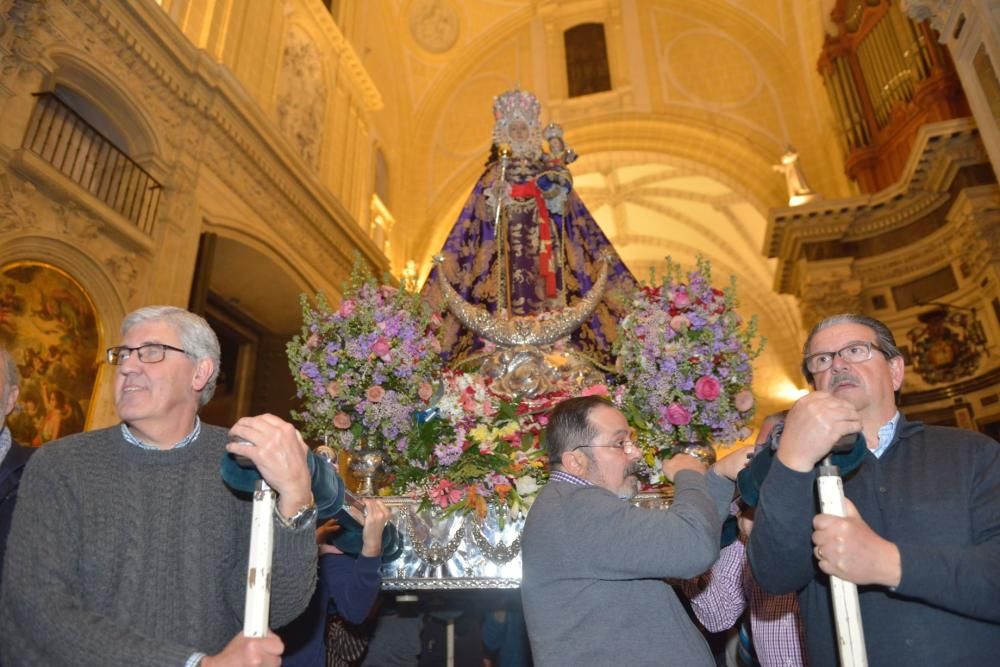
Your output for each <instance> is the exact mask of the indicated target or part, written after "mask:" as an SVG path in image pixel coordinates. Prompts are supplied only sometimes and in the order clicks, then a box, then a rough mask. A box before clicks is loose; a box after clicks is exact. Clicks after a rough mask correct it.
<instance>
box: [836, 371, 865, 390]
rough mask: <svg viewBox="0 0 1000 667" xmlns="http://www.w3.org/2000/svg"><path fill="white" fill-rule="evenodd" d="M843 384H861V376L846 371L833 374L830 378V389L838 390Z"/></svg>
mask: <svg viewBox="0 0 1000 667" xmlns="http://www.w3.org/2000/svg"><path fill="white" fill-rule="evenodd" d="M842 384H854V385H859V384H861V378H860V377H858V376H857V375H855V374H854V373H851V372H850V371H844V372H843V373H838V374H836V375H834V376H833V378H831V380H830V391H837V389H839V388H840V385H842Z"/></svg>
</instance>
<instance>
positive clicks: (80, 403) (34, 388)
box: [0, 262, 101, 447]
mask: <svg viewBox="0 0 1000 667" xmlns="http://www.w3.org/2000/svg"><path fill="white" fill-rule="evenodd" d="M0 343H2V344H3V345H4V347H6V348H7V350H8V351H10V353H11V355H12V356H13V357H14V362H15V363H16V364H17V368H18V371H19V372H20V375H21V395H20V397H19V399H18V402H17V407H16V408H15V410H14V413H13V414H12V415H11V416H10V417H9V418H8V420H7V423H8V424H9V426H10V429H11V433H12V434H13V436H14V439H15V440H17V441H18V442H20V443H22V444H25V445H31V446H34V447H38V446H39V445H42V444H44V443H46V442H49V441H51V440H55V439H56V438H60V437H62V436H64V435H69V434H71V433H78V432H80V431H82V430H84V429H85V428H86V425H87V421H88V417H89V412H90V409H91V405H92V402H93V395H94V389H95V381H96V379H97V372H98V364H99V363H100V358H101V357H100V354H101V352H100V351H101V335H100V331H99V330H98V326H97V317H96V312H95V309H94V304H93V302H92V301H91V300H90V297H89V296H88V295H87V293H86V292H85V291H84V290H83V288H82V287H81V286H80V285H79V284H78V283H77V282H76V281H75V280H73V278H71V277H70V276H69V275H67V274H66V273H64V272H63V271H61V270H59V269H57V268H55V267H53V266H50V265H48V264H43V263H40V262H17V263H14V264H8V265H6V266H4V267H3V268H0Z"/></svg>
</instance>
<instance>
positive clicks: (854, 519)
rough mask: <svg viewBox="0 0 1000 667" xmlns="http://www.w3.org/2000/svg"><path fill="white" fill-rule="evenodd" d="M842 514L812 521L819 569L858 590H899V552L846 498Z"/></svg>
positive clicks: (900, 565) (901, 569) (817, 517)
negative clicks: (870, 586)
mask: <svg viewBox="0 0 1000 667" xmlns="http://www.w3.org/2000/svg"><path fill="white" fill-rule="evenodd" d="M782 446H784V444H782ZM778 449H779V450H780V449H781V447H779V448H778ZM844 513H845V514H846V515H847V516H846V517H839V516H833V515H830V514H817V515H816V517H815V518H814V519H813V528H814V529H815V530H814V532H813V538H812V539H813V544H815V545H816V546H815V548H814V549H813V554H814V555H815V556H816V560H818V561H819V569H821V570H823V571H824V572H826V573H827V574H831V575H833V576H836V577H840V578H841V579H843V580H845V581H851V582H854V583H855V584H858V585H859V586H861V585H865V584H881V585H882V586H889V587H893V586H898V585H899V582H900V580H901V579H902V576H903V568H902V563H901V562H900V558H899V548H898V547H896V545H895V544H893V543H892V542H890V541H888V540H886V539H884V538H882V537H880V536H879V535H878V534H877V533H876V532H875V531H874V530H872V529H871V528H870V527H869V526H868V524H867V523H865V521H864V519H862V518H861V515H860V514H858V510H857V508H856V507H854V503H852V502H851V501H850V500H849V499H847V498H844Z"/></svg>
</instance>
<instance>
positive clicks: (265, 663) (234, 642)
mask: <svg viewBox="0 0 1000 667" xmlns="http://www.w3.org/2000/svg"><path fill="white" fill-rule="evenodd" d="M284 651H285V644H284V642H282V641H281V637H279V636H278V635H276V634H274V633H273V632H268V635H267V636H266V637H244V636H243V633H242V632H241V633H240V634H238V635H236V636H235V637H233V638H232V639H231V640H230V641H229V643H228V644H226V648H224V649H222V652H221V653H217V654H215V655H210V656H206V657H204V658H202V660H201V667H247V666H249V667H279V665H281V654H282V653H283V652H284Z"/></svg>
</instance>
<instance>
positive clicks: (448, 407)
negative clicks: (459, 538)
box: [391, 370, 564, 522]
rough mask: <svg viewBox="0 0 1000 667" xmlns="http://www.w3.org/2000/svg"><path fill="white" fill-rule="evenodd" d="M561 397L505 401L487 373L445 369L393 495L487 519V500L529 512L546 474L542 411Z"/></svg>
mask: <svg viewBox="0 0 1000 667" xmlns="http://www.w3.org/2000/svg"><path fill="white" fill-rule="evenodd" d="M562 397H564V395H562V394H560V395H559V396H555V395H547V396H543V397H538V398H535V399H531V400H527V401H523V402H519V403H514V402H507V401H504V400H503V399H502V398H500V397H499V396H497V395H496V394H494V393H493V392H492V391H490V380H489V378H485V377H483V376H481V375H478V374H472V373H463V372H461V371H455V370H449V371H445V373H444V374H443V375H442V379H441V384H440V386H439V388H438V392H437V393H436V398H437V400H436V401H435V404H434V406H433V407H431V408H429V409H427V410H425V411H423V412H421V413H418V418H417V421H418V422H419V424H420V427H419V430H418V435H417V437H415V438H414V439H413V440H412V441H411V442H410V445H409V447H408V449H407V451H406V453H405V459H406V463H405V464H404V465H399V466H397V467H396V469H395V470H394V471H393V473H392V476H391V484H392V489H393V492H395V493H399V494H408V495H414V496H418V497H421V498H422V499H423V501H424V503H425V505H427V506H430V505H435V506H437V507H439V508H440V509H441V510H443V511H444V512H445V513H452V512H460V513H464V512H470V511H471V512H475V513H476V514H478V515H479V516H484V515H485V514H486V510H487V504H488V503H494V504H496V505H498V506H503V507H506V508H507V509H508V511H509V514H510V515H511V516H517V515H519V514H520V513H521V512H524V511H527V509H528V507H529V506H530V504H531V502H532V500H534V495H535V493H537V491H538V490H539V488H540V486H541V484H542V483H544V481H545V479H546V477H547V473H546V471H545V462H546V457H545V453H544V450H543V449H542V447H541V442H540V440H541V432H542V430H543V429H544V426H545V423H546V421H547V417H546V415H545V413H546V412H547V411H548V409H549V408H550V407H551V406H552V405H554V403H555V402H557V401H558V400H559V399H561V398H562ZM500 520H501V522H502V521H503V515H502V514H501V515H500Z"/></svg>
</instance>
